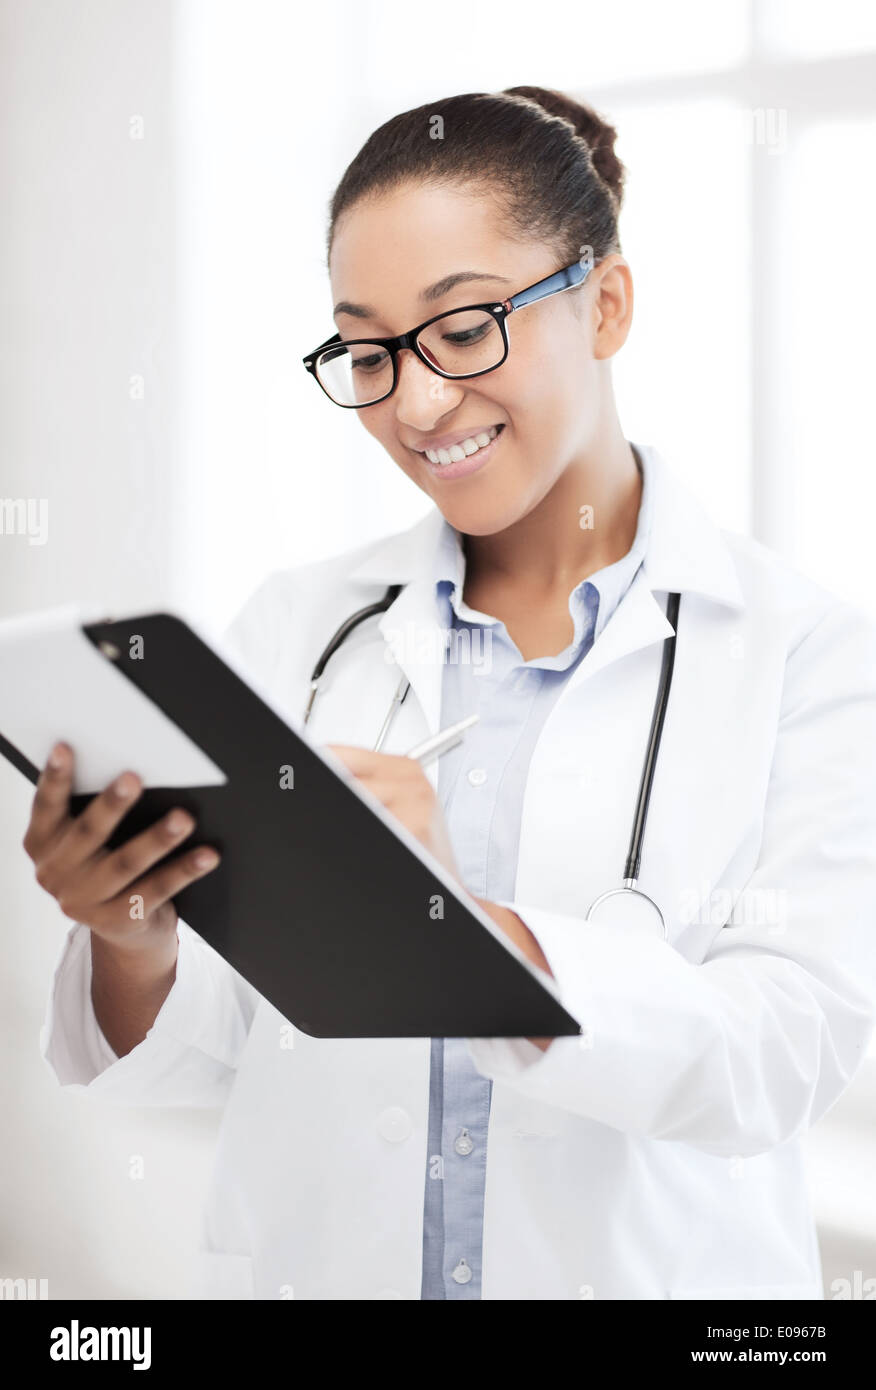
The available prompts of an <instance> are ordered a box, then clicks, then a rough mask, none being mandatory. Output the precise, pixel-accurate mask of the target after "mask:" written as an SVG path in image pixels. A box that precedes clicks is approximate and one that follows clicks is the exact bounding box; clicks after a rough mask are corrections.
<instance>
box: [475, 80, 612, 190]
mask: <svg viewBox="0 0 876 1390" xmlns="http://www.w3.org/2000/svg"><path fill="white" fill-rule="evenodd" d="M502 96H508V97H526V98H527V100H529V101H532V102H535V104H536V105H537V106H540V107H541V108H542V110H543V111H546V112H547V113H548V115H550V116H561V117H562V118H563V120H565V121H568V122H569V124H570V125H571V126H572V127H573V129H574V131H575V134H576V135H580V136H581V139H582V140H583V141H584V142H585V144H586V145H587V146H588V148H589V150H590V157H591V159H592V160H593V167H594V169H595V170H596V172H597V174H598V175H599V177H600V178H601V179H602V181H603V183H604V184H606V186H607V187H608V189H609V191H610V193H611V194H612V196H613V197H614V199H615V201H616V203H617V206H618V208H620V205H621V203H622V202H623V196H624V178H625V176H626V169H625V168H624V166H623V164H622V163H621V161H620V160H619V159H618V157H617V155H616V154H615V152H614V143H615V140H616V139H617V131H616V130H615V128H614V126H612V125H609V123H608V122H607V121H604V120H603V119H602V117H601V116H599V115H598V114H597V113H596V112H595V111H594V110H593V108H592V107H590V106H585V105H584V104H583V102H580V101H575V99H574V97H569V96H566V94H565V92H555V91H552V90H550V89H548V88H546V87H507V88H506V89H505V91H504V92H503V93H502Z"/></svg>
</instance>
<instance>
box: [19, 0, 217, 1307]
mask: <svg viewBox="0 0 876 1390" xmlns="http://www.w3.org/2000/svg"><path fill="white" fill-rule="evenodd" d="M173 91H174V6H173V4H172V3H170V0H149V3H148V4H142V3H138V2H137V0H88V2H87V3H76V2H75V0H74V3H69V2H68V0H3V3H2V4H0V188H2V208H3V214H2V216H0V306H2V308H0V318H2V330H0V344H2V347H0V352H2V358H0V470H2V472H0V479H2V481H0V495H2V496H4V497H12V498H17V497H25V498H27V497H29V498H34V499H40V498H46V499H47V500H48V520H49V529H48V540H47V543H46V544H45V545H41V546H40V545H33V546H32V545H30V544H29V543H28V539H27V537H25V536H20V535H3V536H0V612H2V614H3V615H4V616H5V615H6V614H10V613H15V612H20V611H23V610H26V609H32V608H39V607H41V606H44V605H49V604H56V603H60V602H63V601H65V600H67V599H68V598H70V597H73V596H76V597H79V598H81V599H83V600H85V601H87V602H89V603H91V602H94V603H98V604H104V603H105V604H106V605H107V606H108V607H110V609H111V610H113V609H114V610H116V611H119V612H123V611H128V612H130V611H136V610H137V609H138V608H141V607H142V608H147V607H153V606H155V605H157V604H161V603H163V602H166V601H167V600H168V599H169V597H170V593H171V579H172V577H173V557H174V553H175V544H174V529H173V524H172V523H173V517H174V513H175V511H176V509H177V506H178V495H179V481H180V475H181V468H182V459H181V449H180V442H179V414H180V411H179V404H180V400H179V397H180V374H179V316H178V304H179V297H178V290H179V285H178V274H179V265H178V261H179V257H178V251H177V236H176V229H177V195H176V157H177V145H178V140H177V135H176V113H175V109H174V99H173ZM132 118H142V122H143V125H142V132H143V138H142V139H132V138H131V133H132V131H133V133H134V134H137V133H138V132H139V127H138V126H137V125H136V124H135V125H134V126H132V125H131V121H132ZM135 376H139V377H142V379H143V394H142V399H139V398H138V397H139V389H138V387H137V385H136V384H135V389H134V395H133V398H132V394H131V385H130V383H131V378H132V377H135ZM29 802H30V789H29V786H28V784H27V783H26V782H25V781H24V779H23V778H21V777H19V775H18V774H17V773H15V772H14V771H13V770H12V769H11V768H10V767H9V765H8V764H6V763H5V762H3V763H2V765H0V882H2V885H3V907H4V911H3V918H2V923H0V1039H2V1040H0V1048H2V1052H3V1055H4V1057H6V1058H7V1059H9V1058H13V1059H14V1063H13V1065H11V1066H10V1065H7V1066H5V1067H4V1068H3V1070H2V1075H0V1109H2V1113H3V1115H4V1126H3V1128H4V1140H3V1164H2V1169H3V1181H2V1197H0V1201H2V1206H3V1216H2V1222H0V1229H2V1237H0V1275H3V1276H30V1277H34V1278H46V1279H48V1281H49V1293H50V1296H51V1297H53V1298H62V1297H70V1296H73V1295H76V1296H91V1297H97V1296H106V1297H135V1296H140V1295H143V1294H152V1295H153V1296H156V1297H172V1296H174V1294H175V1293H177V1292H179V1291H181V1290H182V1289H183V1287H184V1284H183V1279H184V1260H185V1257H186V1255H187V1252H188V1249H189V1247H190V1245H191V1241H192V1239H193V1236H194V1221H195V1218H196V1213H197V1198H198V1195H199V1193H200V1191H201V1190H202V1187H203V1180H204V1176H205V1171H204V1165H205V1163H207V1162H208V1160H209V1152H210V1141H211V1138H212V1132H213V1129H214V1127H215V1118H214V1117H211V1116H207V1117H204V1116H197V1115H192V1114H185V1115H182V1116H174V1115H172V1114H171V1113H170V1112H162V1113H161V1114H158V1115H156V1114H155V1113H154V1112H152V1113H150V1114H146V1113H145V1112H144V1113H141V1112H127V1113H126V1112H123V1111H115V1110H110V1109H101V1108H100V1107H95V1106H93V1105H92V1104H90V1103H84V1102H82V1100H81V1099H80V1098H78V1097H76V1096H71V1095H68V1094H64V1093H62V1092H61V1091H60V1089H59V1087H58V1085H57V1083H56V1082H55V1081H54V1079H53V1078H52V1076H51V1074H50V1073H49V1071H48V1069H47V1068H46V1067H45V1065H44V1063H43V1062H42V1059H41V1058H40V1055H39V1049H38V1035H39V1029H40V1025H41V1023H42V1016H43V1011H44V1008H45V999H46V994H47V990H48V985H49V979H50V971H51V967H52V962H53V960H54V957H55V956H56V953H57V951H58V948H59V946H60V943H61V940H62V937H63V935H64V932H65V929H66V927H67V926H68V925H69V924H68V923H67V921H66V919H65V918H63V917H61V915H60V913H58V911H57V910H56V909H55V908H54V906H53V905H52V903H51V901H50V900H49V899H48V898H47V897H46V895H45V894H43V893H41V892H40V891H39V890H38V889H37V887H36V885H35V884H34V882H33V875H32V870H31V866H30V861H29V860H28V859H27V858H26V856H25V855H24V853H23V851H22V850H21V848H20V843H21V837H22V835H23V833H24V827H25V824H26V820H27V812H28V807H29ZM135 1155H142V1157H143V1160H144V1177H143V1179H142V1180H132V1179H131V1178H130V1177H129V1171H130V1162H131V1159H132V1156H135Z"/></svg>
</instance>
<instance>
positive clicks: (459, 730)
mask: <svg viewBox="0 0 876 1390" xmlns="http://www.w3.org/2000/svg"><path fill="white" fill-rule="evenodd" d="M478 718H479V716H478V715H476V714H470V715H468V716H467V717H466V718H465V719H460V721H459V723H458V724H451V725H450V728H449V729H442V730H441V732H440V733H437V734H433V735H432V736H431V738H427V739H424V740H423V742H422V743H418V744H416V745H415V746H414V747H413V748H411V749H410V750H409V751H408V753H407V754H406V755H405V756H406V757H408V758H416V760H417V762H418V763H419V764H420V765H421V767H425V765H426V763H430V762H432V760H433V759H434V758H440V757H441V754H442V753H449V752H450V749H451V748H455V747H456V745H457V744H458V743H461V742H462V736H463V734H464V733H465V730H466V729H469V728H471V726H472V724H476V723H477V721H478Z"/></svg>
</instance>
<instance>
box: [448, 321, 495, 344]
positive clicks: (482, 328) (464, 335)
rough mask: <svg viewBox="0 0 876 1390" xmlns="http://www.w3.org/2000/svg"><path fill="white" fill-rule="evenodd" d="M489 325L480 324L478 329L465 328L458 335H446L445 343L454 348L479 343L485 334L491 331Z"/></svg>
mask: <svg viewBox="0 0 876 1390" xmlns="http://www.w3.org/2000/svg"><path fill="white" fill-rule="evenodd" d="M489 327H490V325H489V324H486V323H479V324H478V326H477V327H476V328H465V329H462V330H461V331H460V332H458V333H445V334H444V335H443V337H444V341H445V343H450V344H452V346H453V347H467V346H468V344H469V343H479V342H480V340H481V338H483V336H484V334H485V333H487V332H488V331H489Z"/></svg>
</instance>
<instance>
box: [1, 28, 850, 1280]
mask: <svg viewBox="0 0 876 1390" xmlns="http://www.w3.org/2000/svg"><path fill="white" fill-rule="evenodd" d="M521 83H534V84H537V85H541V86H548V87H551V86H553V87H560V88H564V89H565V90H567V91H569V92H570V93H573V94H575V95H578V96H580V97H582V98H583V99H585V100H588V101H590V102H591V103H592V104H593V105H595V106H596V107H597V109H599V110H601V111H603V112H604V113H605V114H606V115H607V116H608V117H609V118H610V119H611V120H612V121H613V123H614V124H616V125H617V127H618V129H619V132H620V139H619V143H618V153H619V154H620V156H621V158H622V159H623V161H624V162H625V164H626V165H627V166H628V170H629V176H628V185H627V190H628V191H627V201H626V205H625V209H624V212H623V214H622V219H621V235H622V241H623V250H624V254H625V255H626V257H627V259H628V260H629V261H630V263H631V266H632V270H633V274H634V277H635V285H636V314H635V324H634V328H633V333H632V336H631V339H630V341H629V343H628V344H627V346H626V347H625V349H624V351H623V353H621V355H620V357H619V358H618V359H617V360H616V363H615V381H616V386H617V394H618V401H619V406H620V412H621V420H622V422H623V425H624V429H625V432H626V435H627V437H628V438H630V439H633V440H635V441H640V442H643V443H652V444H655V445H657V447H658V448H660V449H661V451H662V452H663V453H664V454H665V455H666V457H667V458H668V459H669V460H670V461H671V462H672V464H673V465H674V467H675V468H676V470H677V471H678V472H679V473H680V474H681V475H682V476H683V477H684V478H685V479H686V480H687V481H688V483H689V484H690V486H691V487H692V488H693V489H694V490H695V491H696V492H697V493H698V495H699V496H700V498H701V500H702V501H703V502H704V503H705V504H706V506H707V508H708V509H709V510H710V511H711V513H712V515H713V516H714V517H715V518H716V519H719V520H720V521H721V522H722V523H723V524H724V525H725V526H728V527H731V528H734V529H738V530H742V531H746V532H749V533H751V534H753V535H754V536H756V537H757V538H758V539H760V540H761V541H763V542H765V543H766V544H768V545H770V546H772V547H774V548H775V549H777V550H779V551H780V552H782V553H783V554H784V555H785V556H786V557H787V558H788V559H789V560H790V561H792V563H794V564H796V565H797V566H799V567H800V568H802V569H804V570H805V571H807V572H808V573H810V574H812V575H813V576H814V577H815V578H817V579H819V580H820V581H821V582H823V583H825V584H826V585H828V587H830V588H831V589H832V590H833V591H834V592H836V593H838V594H841V595H843V596H844V597H847V598H850V599H852V600H853V601H855V602H857V603H859V604H860V605H861V606H862V607H864V608H865V609H867V610H868V611H869V612H870V613H871V614H873V615H874V616H876V585H874V564H873V559H872V555H871V545H870V537H871V533H872V517H871V513H872V511H873V508H874V505H876V484H874V481H873V479H874V463H876V456H874V444H873V437H872V433H871V431H870V430H869V428H868V427H867V425H866V422H865V409H866V402H867V401H868V400H869V399H871V397H872V394H873V386H872V377H873V364H874V350H873V341H872V337H871V324H872V322H873V318H874V314H873V310H874V305H876V293H874V289H876V286H874V280H876V269H874V266H876V258H874V256H873V254H872V247H873V245H874V244H876V195H874V191H873V179H872V177H871V174H872V169H873V165H874V135H876V10H874V8H873V6H871V5H869V4H868V3H866V2H865V0H857V3H852V0H832V3H831V4H830V5H827V6H826V5H823V4H821V3H815V2H814V0H754V3H752V0H710V4H708V5H703V4H702V3H699V2H698V0H663V2H662V3H661V4H659V5H656V4H653V3H652V0H641V3H634V2H633V0H614V3H612V4H611V5H605V4H604V3H599V4H595V3H590V0H574V3H569V4H565V3H558V2H557V0H542V3H541V4H540V5H538V6H537V7H533V6H532V5H531V3H525V4H524V3H517V2H516V0H515V2H514V3H509V2H508V0H503V3H501V4H499V3H498V0H492V3H482V4H479V5H472V4H471V3H470V0H466V3H462V0H444V3H442V5H440V6H438V7H433V6H415V5H411V4H410V3H409V0H382V3H381V0H334V3H333V4H332V5H322V6H308V7H306V8H302V7H300V6H298V5H296V4H293V3H291V2H290V0H245V2H244V0H209V3H208V2H207V0H176V2H174V0H150V3H149V4H148V5H147V4H144V3H142V0H0V198H2V206H3V209H4V216H3V218H2V219H0V469H2V473H0V477H2V482H0V493H2V495H3V496H6V497H30V498H47V499H48V502H49V543H48V544H47V545H45V546H30V545H29V544H28V543H27V539H26V537H22V536H4V537H0V615H2V616H5V615H6V614H11V613H17V612H22V611H25V610H28V609H35V608H40V607H44V606H46V605H49V604H54V603H59V602H61V601H64V600H66V599H67V598H70V597H76V598H79V599H81V600H83V601H85V602H88V603H96V604H98V605H99V606H104V607H105V608H106V610H107V611H117V612H123V611H129V612H130V611H137V610H138V609H143V610H145V609H147V608H154V607H155V606H156V605H158V604H170V605H173V606H175V607H178V608H181V609H183V610H184V611H185V612H186V613H187V614H189V615H191V616H192V617H193V618H194V619H196V620H197V621H199V622H200V623H202V624H204V625H205V626H207V628H208V629H212V630H219V629H221V627H222V626H224V624H225V622H226V621H227V620H228V618H229V617H230V616H231V614H232V613H233V612H234V610H235V609H236V608H237V607H238V605H239V604H240V603H241V602H242V601H243V600H244V599H245V597H246V596H247V594H248V593H249V592H250V591H251V590H252V589H253V587H254V586H255V585H256V583H257V582H258V581H259V580H260V579H261V578H262V577H263V575H264V574H265V573H266V572H267V571H269V570H271V569H274V568H277V567H282V566H286V565H290V564H295V563H300V562H304V561H306V560H309V559H312V558H315V557H317V556H320V555H324V554H328V553H332V552H339V551H342V550H345V549H347V548H348V547H350V546H352V545H355V544H359V543H361V541H363V540H365V539H368V538H370V537H372V536H377V535H380V534H383V533H385V532H388V531H391V530H395V529H397V528H399V527H401V526H404V525H406V524H408V523H409V522H411V521H414V520H415V519H416V518H417V517H418V516H420V515H421V514H422V513H423V511H424V509H425V502H424V498H423V496H422V494H420V493H419V492H418V491H417V490H416V489H414V488H413V487H411V486H410V484H409V483H408V481H407V480H406V479H405V478H404V477H403V476H402V475H401V474H400V473H399V471H398V470H397V469H395V468H394V466H392V465H391V464H390V463H389V461H388V460H387V459H386V457H385V456H384V455H383V454H382V453H381V451H380V449H379V447H378V446H377V445H376V444H375V443H374V442H373V441H372V440H371V439H370V437H369V436H367V435H366V433H365V432H364V430H363V429H362V428H361V425H360V424H359V423H358V421H357V420H356V418H355V417H354V413H353V412H343V411H339V410H336V409H334V408H333V407H332V406H330V405H329V403H328V402H327V401H325V400H324V398H323V397H322V396H321V393H320V392H319V391H318V390H317V389H316V387H315V386H314V384H313V382H312V381H311V380H309V379H308V378H307V376H306V374H305V372H304V370H303V368H302V367H301V365H300V359H301V357H302V355H303V353H304V352H305V351H306V350H308V349H309V348H310V347H312V346H313V344H314V343H315V342H318V341H320V340H321V339H322V338H323V337H325V336H327V335H328V333H329V332H331V331H332V324H331V311H330V299H329V292H328V284H327V279H326V275H325V269H324V233H325V220H326V210H327V205H328V201H329V198H330V196H331V192H332V190H333V187H334V185H335V184H336V182H337V181H338V179H339V177H340V175H341V173H342V172H343V168H344V166H345V164H346V163H347V161H348V160H349V159H350V158H351V157H352V156H353V154H354V153H355V152H356V150H357V148H358V147H359V145H360V144H361V143H362V141H363V140H364V139H365V137H366V136H367V134H368V133H369V132H370V131H371V130H372V129H373V127H374V126H375V125H377V124H379V123H380V122H381V121H382V120H384V119H386V118H387V117H388V116H390V115H392V114H393V113H395V112H396V111H398V110H401V109H404V108H406V107H409V106H414V105H419V104H421V103H423V102H426V101H428V100H429V99H430V98H437V97H440V96H444V95H449V94H450V93H453V92H458V91H492V90H500V89H501V88H503V87H507V86H511V85H517V84H521ZM28 803H29V795H28V789H27V787H26V785H25V784H24V783H23V782H22V780H21V779H19V778H18V777H17V775H16V774H15V773H14V772H12V770H11V769H9V768H8V767H7V766H6V765H5V764H4V766H2V767H0V878H2V882H3V901H4V904H5V905H6V908H7V911H6V913H5V914H4V923H3V930H2V935H0V942H2V946H0V950H2V984H0V1000H2V1010H0V1018H2V1022H0V1029H2V1032H3V1034H5V1037H4V1039H3V1041H4V1042H5V1044H6V1056H7V1057H9V1058H10V1059H11V1062H10V1064H9V1065H8V1066H7V1067H6V1068H5V1069H4V1072H3V1076H2V1079H0V1103H2V1105H3V1113H4V1115H5V1117H6V1139H5V1143H4V1159H5V1163H4V1169H5V1172H4V1182H3V1192H4V1197H3V1198H2V1205H3V1211H2V1224H0V1277H3V1276H10V1277H18V1276H22V1277H27V1276H30V1277H34V1278H48V1279H49V1281H50V1295H51V1296H52V1297H65V1296H80V1295H83V1296H109V1297H121V1298H127V1297H137V1296H152V1297H177V1296H179V1295H180V1294H181V1293H183V1292H184V1288H185V1277H186V1261H187V1259H188V1257H189V1255H190V1253H191V1250H192V1248H193V1242H194V1239H195V1232H196V1221H197V1213H198V1209H199V1205H200V1202H201V1200H202V1196H203V1190H204V1186H205V1184H206V1181H207V1178H208V1175H209V1171H210V1162H211V1158H212V1151H213V1144H214V1140H215V1129H216V1120H215V1117H213V1116H210V1115H206V1116H205V1115H198V1114H195V1113H190V1112H184V1113H181V1114H175V1113H173V1112H170V1111H163V1112H162V1111H159V1112H155V1111H152V1112H144V1111H121V1110H119V1111H112V1110H107V1111H105V1112H104V1111H102V1110H101V1109H100V1107H99V1106H95V1105H93V1104H91V1103H89V1102H85V1101H83V1099H82V1098H81V1097H77V1096H75V1095H69V1094H64V1093H62V1092H61V1091H60V1089H59V1088H58V1087H57V1086H56V1085H55V1083H54V1082H53V1080H52V1078H51V1076H49V1074H48V1073H47V1072H46V1070H45V1067H44V1064H43V1063H42V1062H41V1060H40V1058H39V1055H38V1048H37V1038H38V1031H39V1027H40V1023H41V1021H42V1015H43V1010H44V1006H45V998H46V994H47V990H48V986H49V981H50V976H51V969H52V965H53V962H54V959H55V957H56V955H57V952H58V949H59V947H60V943H61V940H62V937H63V934H64V931H65V927H66V923H65V919H63V918H61V917H60V915H59V914H58V913H57V911H56V910H55V909H54V908H53V906H52V904H51V903H50V901H49V900H48V899H47V898H45V895H43V894H41V893H40V892H39V891H38V890H37V889H36V888H35V886H34V884H33V879H32V873H31V870H30V866H29V863H28V861H27V860H26V859H25V856H24V855H23V853H22V851H21V849H20V847H19V846H20V840H21V835H22V833H23V830H24V825H25V822H26V817H27V808H28ZM874 1102H876V1059H873V1058H871V1059H870V1060H869V1061H868V1062H867V1064H866V1065H865V1068H864V1069H863V1070H862V1072H861V1073H860V1075H859V1077H858V1079H857V1080H856V1082H855V1083H854V1084H853V1086H852V1087H851V1088H850V1090H849V1091H848V1093H847V1094H846V1096H844V1098H843V1099H842V1100H841V1101H840V1102H839V1103H838V1105H837V1106H836V1107H835V1108H834V1110H833V1111H832V1112H831V1113H830V1115H829V1116H828V1117H827V1118H826V1119H825V1120H824V1121H823V1122H822V1123H821V1124H819V1125H818V1126H817V1127H816V1129H815V1131H814V1132H813V1134H812V1135H811V1137H810V1138H809V1140H808V1151H809V1158H810V1171H811V1181H812V1188H813V1198H814V1201H815V1204H816V1208H817V1211H818V1217H819V1226H820V1232H821V1243H822V1252H823V1256H824V1264H825V1282H826V1287H827V1288H828V1291H829V1290H830V1284H831V1282H832V1280H834V1279H847V1280H849V1281H850V1282H853V1281H854V1279H855V1271H860V1272H861V1277H862V1278H864V1279H866V1278H872V1277H876V1186H874V1184H873V1182H872V1174H873V1172H874V1171H876V1122H874ZM135 1157H140V1158H142V1160H143V1165H144V1166H143V1171H144V1176H143V1178H140V1179H135V1178H132V1177H131V1176H129V1174H130V1172H131V1171H132V1159H133V1158H135Z"/></svg>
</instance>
